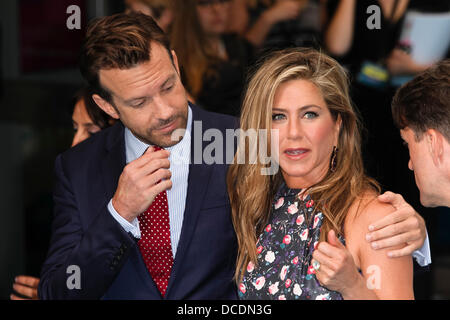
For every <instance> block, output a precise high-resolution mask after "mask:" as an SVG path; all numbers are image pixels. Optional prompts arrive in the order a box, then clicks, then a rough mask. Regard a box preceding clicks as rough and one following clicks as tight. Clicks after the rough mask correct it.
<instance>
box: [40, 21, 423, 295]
mask: <svg viewBox="0 0 450 320" xmlns="http://www.w3.org/2000/svg"><path fill="white" fill-rule="evenodd" d="M81 71H82V73H83V76H84V77H85V78H86V80H87V81H88V82H89V84H90V86H91V87H92V89H93V91H94V92H95V94H94V95H93V99H94V100H95V102H96V103H97V105H98V106H99V107H100V108H101V109H102V110H104V111H105V112H106V113H107V114H109V115H110V116H111V117H113V118H115V119H119V120H120V122H118V123H117V124H116V125H114V126H113V127H111V128H108V129H106V130H104V131H102V132H100V133H98V134H96V135H95V136H93V137H92V138H90V139H88V140H86V141H84V142H83V143H80V144H79V145H77V146H76V147H74V148H72V149H70V150H68V151H67V152H65V153H63V154H61V155H59V156H58V157H57V159H56V162H55V174H56V185H55V188H54V201H55V205H54V207H55V215H54V221H53V232H52V239H51V243H50V248H49V253H48V256H47V259H46V261H45V263H44V265H43V268H42V272H41V281H40V283H39V288H38V295H39V298H40V299H101V298H103V299H163V298H164V299H237V294H236V286H235V283H234V281H233V275H234V271H235V260H236V250H237V242H236V235H235V233H234V230H233V225H232V221H231V209H230V204H229V199H228V195H227V188H226V171H227V161H226V159H230V158H231V159H232V158H233V156H232V155H231V157H230V152H231V153H233V154H234V147H231V149H233V150H227V147H228V146H229V143H228V142H229V141H227V143H223V146H222V148H223V149H222V150H221V148H220V147H219V149H217V148H210V145H209V144H207V143H206V142H205V140H206V141H210V140H211V139H210V137H211V136H212V134H211V133H212V132H214V133H217V132H219V133H220V134H222V137H225V136H227V134H226V133H227V129H235V128H236V127H237V125H238V123H237V120H236V119H234V118H232V117H229V116H225V115H219V114H214V113H209V112H206V111H204V110H201V109H199V108H197V107H196V106H194V105H192V104H189V103H188V100H187V96H186V92H185V90H184V87H183V85H182V83H181V81H180V72H179V67H178V62H177V57H176V55H175V52H173V51H171V50H170V47H169V43H168V40H167V38H166V36H165V35H164V33H163V32H162V31H161V29H159V27H158V26H157V25H156V23H155V22H154V21H153V20H152V19H151V18H150V17H148V16H145V15H143V14H129V15H125V14H117V15H113V16H110V17H105V18H102V19H99V20H97V21H96V22H94V23H93V24H91V25H90V26H89V28H88V30H87V35H86V40H85V43H84V45H83V48H82V54H81ZM209 129H213V130H211V131H210V130H209ZM222 141H223V140H222ZM215 142H216V141H214V143H215ZM211 143H213V142H211ZM218 144H219V143H218ZM218 144H215V146H217V145H218ZM160 147H162V148H163V150H159V148H160ZM212 149H214V152H212ZM216 149H217V150H216ZM208 152H210V153H211V154H208ZM213 153H214V155H213ZM205 156H206V157H205ZM208 156H210V157H208ZM220 156H223V159H220ZM212 158H213V160H215V162H214V161H211V160H212ZM218 158H219V159H218ZM217 160H219V161H217ZM161 194H166V198H167V200H166V201H167V203H165V204H163V205H159V206H158V208H159V209H158V210H160V211H158V212H157V214H158V217H159V218H158V219H160V220H158V219H156V220H153V222H152V221H150V220H149V221H146V220H145V221H146V222H145V221H144V222H142V223H141V220H139V219H143V218H142V217H143V216H144V213H145V214H147V213H148V212H150V211H149V210H150V209H149V208H150V207H152V206H154V205H155V203H157V202H158V203H160V204H161V203H162V202H159V201H160V200H157V199H160V196H161ZM395 199H396V201H393V200H392V199H384V201H387V202H395V203H396V204H395V203H394V206H396V207H398V210H397V212H396V213H393V214H391V216H390V217H389V220H386V221H380V222H379V225H378V226H377V227H376V228H375V230H373V231H374V233H372V239H371V241H377V244H378V248H382V247H383V246H388V247H389V246H396V245H398V244H402V243H404V242H408V244H409V245H408V246H407V247H405V248H403V249H401V251H400V252H398V254H399V255H408V254H411V252H412V251H414V250H415V249H417V248H419V247H421V246H422V244H423V242H424V238H425V231H424V230H425V226H424V224H423V222H422V223H421V221H423V219H422V220H421V218H420V217H419V216H418V214H416V213H415V212H414V210H413V209H412V208H411V207H406V206H407V204H406V205H405V203H404V201H403V200H402V201H400V200H399V199H398V198H395ZM163 207H164V208H166V209H167V208H168V209H167V210H166V209H164V210H163V209H161V208H163ZM163 211H164V212H166V211H167V216H166V217H164V218H161V214H162V212H163ZM163 220H164V221H166V222H167V225H166V224H165V223H166V222H164V221H163ZM148 224H151V225H152V228H155V229H154V230H156V231H155V234H158V237H159V236H161V239H163V238H164V237H165V238H164V239H165V241H166V242H164V243H163V244H161V245H159V244H158V242H152V241H153V240H152V241H149V239H148V238H152V237H153V235H154V234H153V233H148V232H146V231H145V230H148V226H147V225H148ZM163 226H165V227H163ZM378 229H379V230H378ZM142 231H144V232H142ZM399 234H400V235H401V237H400V236H399ZM158 237H157V238H158ZM158 239H159V238H158ZM149 248H150V249H149ZM166 249H167V250H166ZM160 251H161V252H163V254H161V253H160ZM152 255H154V256H152ZM160 256H164V259H167V258H170V261H168V260H161V261H167V262H164V263H163V264H162V265H157V266H156V269H157V270H156V271H155V270H154V269H155V268H154V267H155V264H152V263H149V261H152V259H153V258H154V257H158V258H159V257H160ZM158 268H159V269H158ZM167 274H168V277H165V276H164V275H167Z"/></svg>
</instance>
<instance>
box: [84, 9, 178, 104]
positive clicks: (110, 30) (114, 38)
mask: <svg viewBox="0 0 450 320" xmlns="http://www.w3.org/2000/svg"><path fill="white" fill-rule="evenodd" d="M152 41H155V42H157V43H159V44H161V45H162V46H163V47H164V48H166V50H167V52H168V54H169V57H170V58H171V59H172V54H171V52H170V44H169V40H168V38H167V37H166V35H165V34H164V32H163V31H162V30H161V28H159V26H158V25H157V24H156V22H155V21H154V20H153V19H152V18H151V17H150V16H147V15H145V14H142V13H134V12H133V13H128V14H125V13H118V14H114V15H111V16H107V17H103V18H98V19H95V20H93V21H92V22H91V23H90V24H89V26H88V29H87V32H86V38H85V40H84V43H83V45H82V48H81V54H80V71H81V74H82V75H83V77H84V78H85V79H86V80H87V81H88V83H89V85H90V87H91V88H92V91H93V93H96V94H98V95H99V96H101V97H102V98H103V99H105V100H106V101H108V102H109V103H111V104H112V105H114V104H113V101H112V95H111V92H109V91H108V90H107V89H106V88H103V87H102V86H101V84H100V80H99V71H100V69H106V70H108V69H116V68H117V69H129V68H132V67H134V66H136V65H137V64H140V63H143V62H147V61H150V56H151V52H150V44H151V42H152ZM172 62H173V60H172Z"/></svg>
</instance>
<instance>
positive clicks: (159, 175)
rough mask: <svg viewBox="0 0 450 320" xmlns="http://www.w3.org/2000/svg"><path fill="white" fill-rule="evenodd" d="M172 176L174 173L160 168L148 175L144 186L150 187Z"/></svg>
mask: <svg viewBox="0 0 450 320" xmlns="http://www.w3.org/2000/svg"><path fill="white" fill-rule="evenodd" d="M171 177H172V173H171V172H170V170H168V169H163V168H161V169H158V170H156V171H155V172H154V173H152V174H151V175H149V176H148V177H146V179H145V182H144V184H143V185H142V186H143V188H145V189H148V188H151V187H153V185H156V184H158V183H159V182H160V181H163V180H169V179H170V178H171Z"/></svg>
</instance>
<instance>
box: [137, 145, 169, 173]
mask: <svg viewBox="0 0 450 320" xmlns="http://www.w3.org/2000/svg"><path fill="white" fill-rule="evenodd" d="M169 156H170V151H169V150H158V151H154V149H153V147H148V149H147V150H146V151H145V152H144V153H143V154H142V156H140V157H139V158H137V159H136V160H134V161H132V162H130V163H129V165H130V164H132V166H135V167H136V168H138V169H139V168H142V167H143V166H145V165H146V164H147V163H149V162H150V161H152V160H154V159H168V158H169Z"/></svg>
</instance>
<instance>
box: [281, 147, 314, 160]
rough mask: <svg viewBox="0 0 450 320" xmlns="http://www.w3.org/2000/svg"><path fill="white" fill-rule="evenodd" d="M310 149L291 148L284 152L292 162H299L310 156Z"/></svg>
mask: <svg viewBox="0 0 450 320" xmlns="http://www.w3.org/2000/svg"><path fill="white" fill-rule="evenodd" d="M308 152H309V149H304V148H289V149H286V150H284V154H285V155H286V156H287V157H288V158H289V159H292V160H299V159H302V158H304V157H306V155H307V154H308Z"/></svg>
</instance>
